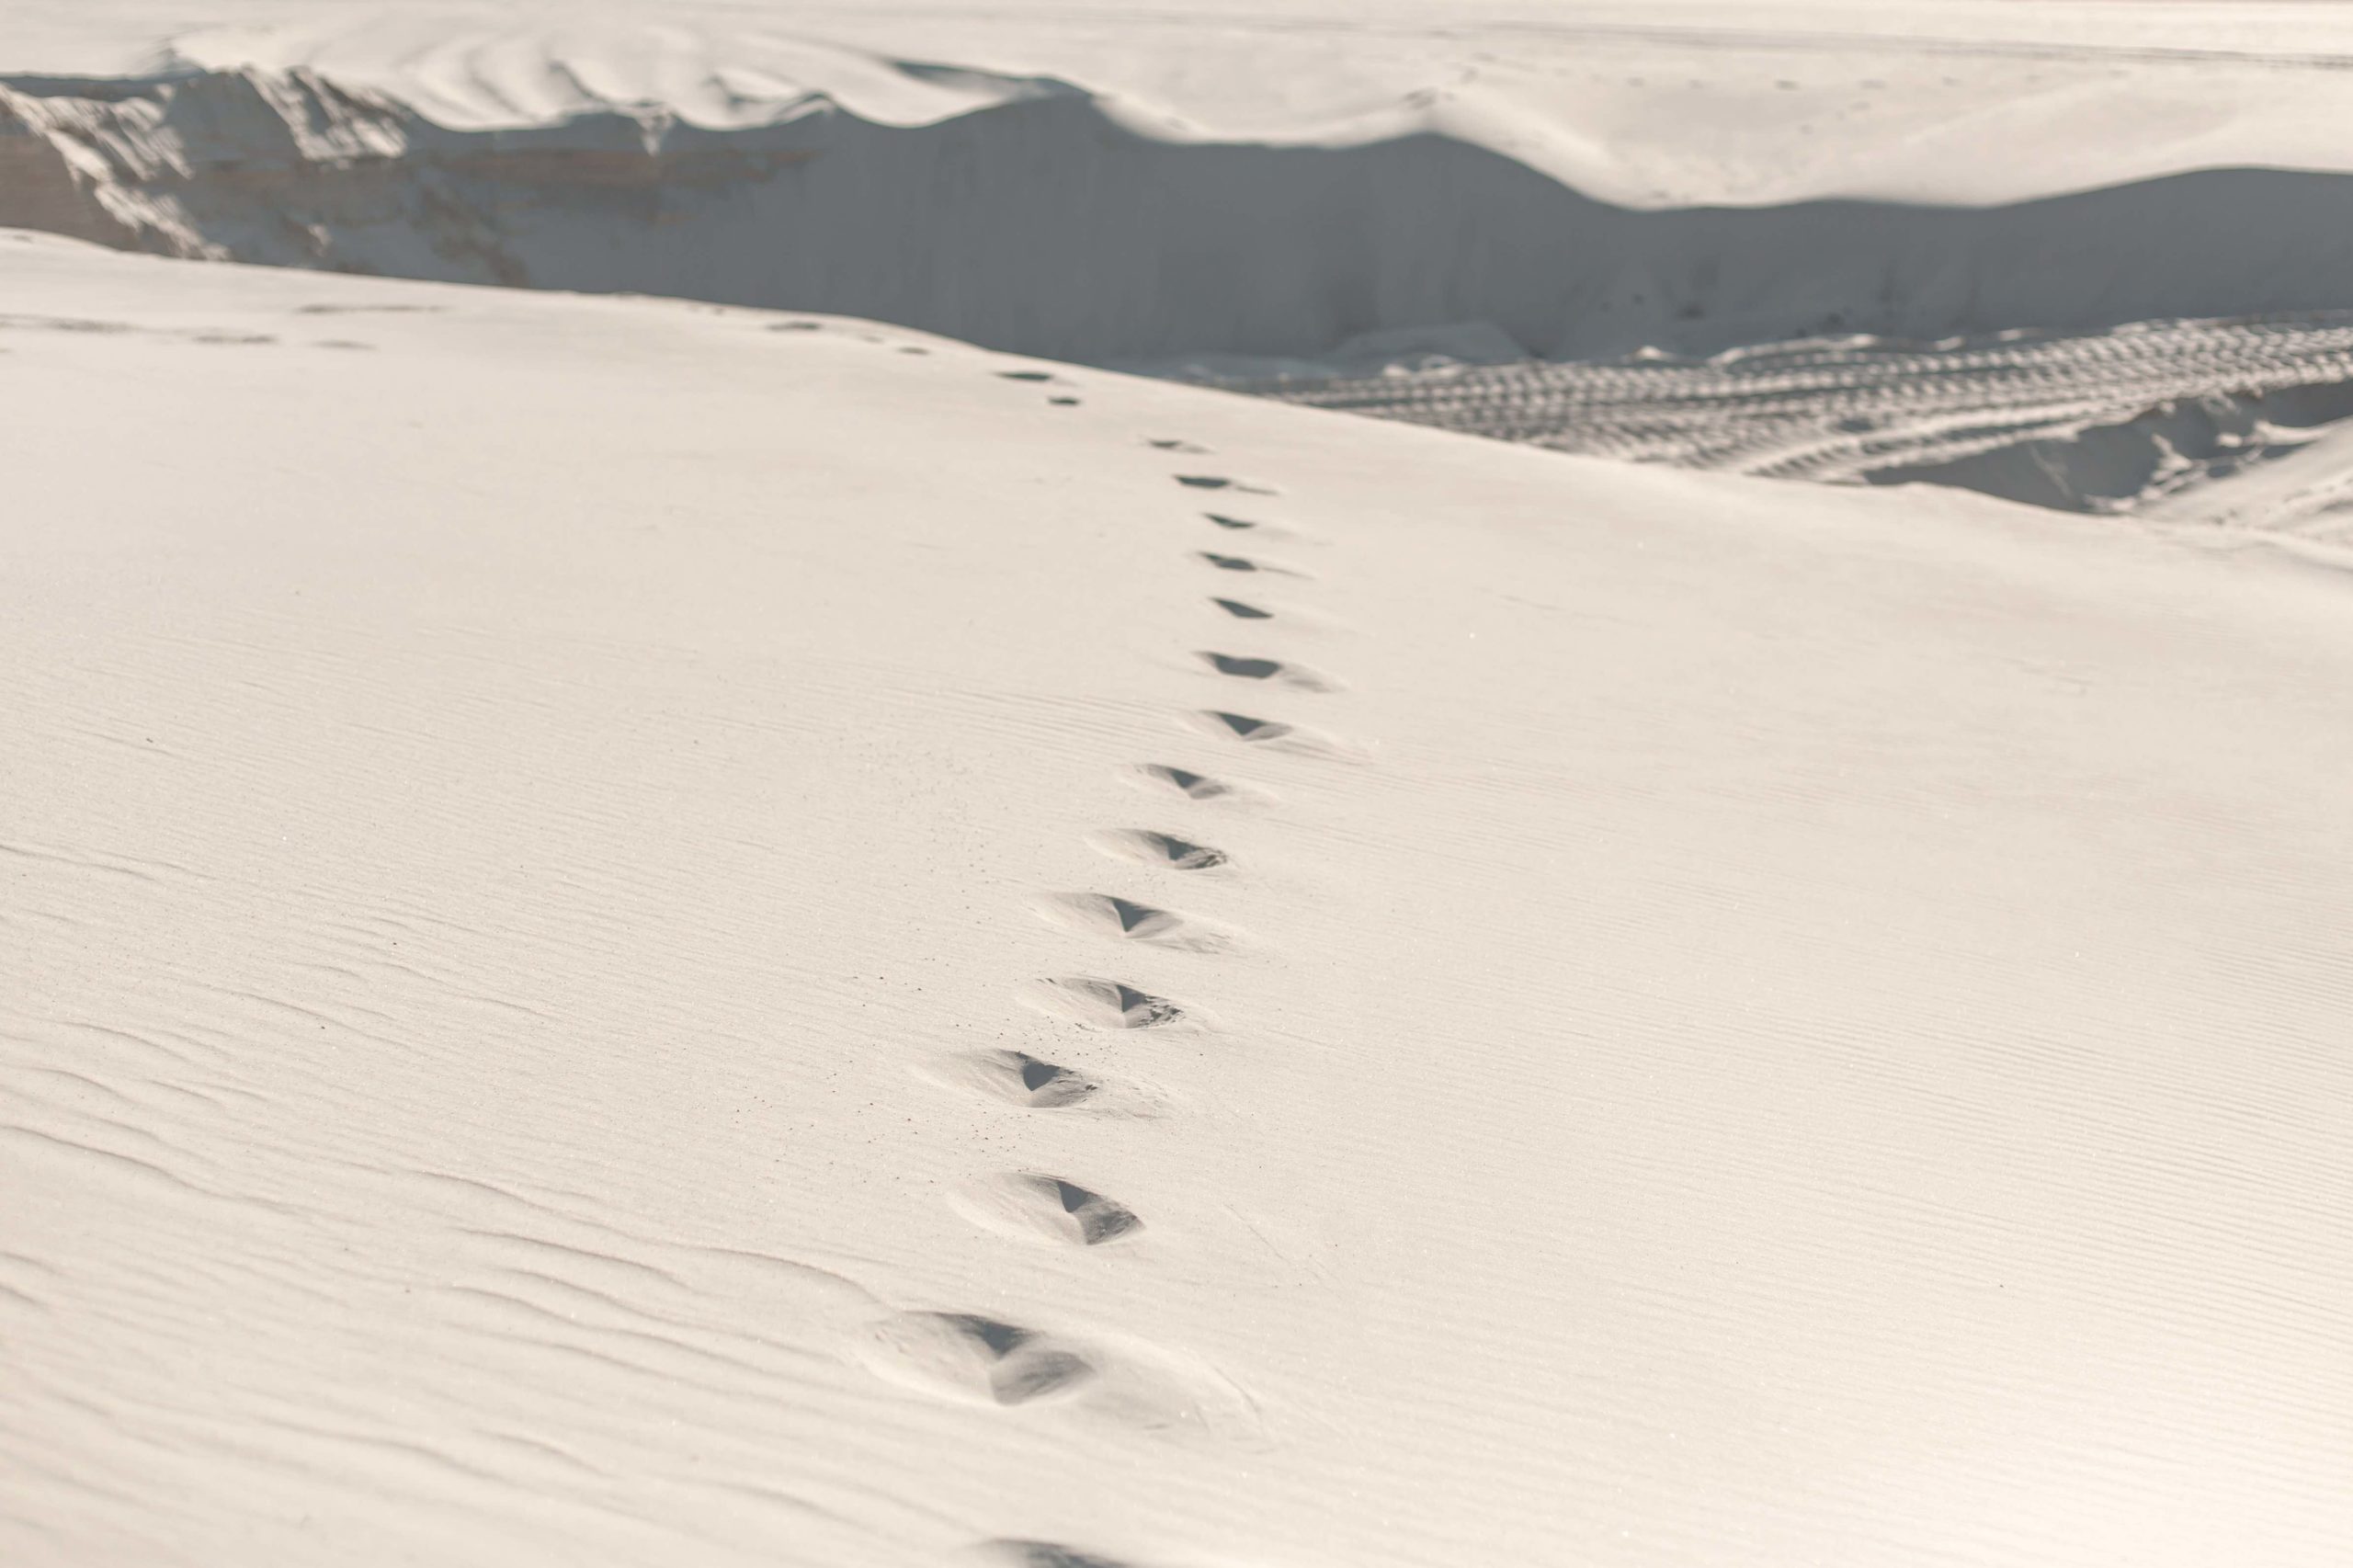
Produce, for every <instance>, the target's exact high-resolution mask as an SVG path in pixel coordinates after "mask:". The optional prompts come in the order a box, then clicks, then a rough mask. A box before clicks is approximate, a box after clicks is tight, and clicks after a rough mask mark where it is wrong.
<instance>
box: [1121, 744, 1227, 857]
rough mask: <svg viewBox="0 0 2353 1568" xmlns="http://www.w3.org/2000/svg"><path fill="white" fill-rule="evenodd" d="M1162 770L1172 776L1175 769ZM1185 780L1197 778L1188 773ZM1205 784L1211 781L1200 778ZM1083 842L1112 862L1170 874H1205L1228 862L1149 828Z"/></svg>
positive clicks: (1206, 849) (1214, 852)
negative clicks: (1163, 870) (1197, 872)
mask: <svg viewBox="0 0 2353 1568" xmlns="http://www.w3.org/2000/svg"><path fill="white" fill-rule="evenodd" d="M1165 771H1166V772H1169V773H1175V772H1178V771H1180V770H1179V769H1177V768H1174V767H1171V768H1167V769H1165ZM1185 777H1187V778H1200V775H1199V774H1197V773H1188V774H1186V775H1185ZM1201 782H1203V783H1205V784H1206V783H1208V782H1210V780H1208V779H1205V778H1204V779H1201ZM1086 842H1087V843H1088V844H1090V845H1092V846H1094V847H1095V848H1096V849H1097V850H1099V851H1101V852H1102V853H1103V854H1106V855H1108V856H1109V857H1111V858H1113V859H1115V860H1133V861H1135V862H1136V863H1137V864H1138V865H1141V866H1158V867H1160V868H1162V869H1165V870H1171V871H1207V870H1211V869H1214V868H1216V867H1219V866H1222V865H1225V864H1226V863H1227V856H1226V853H1225V851H1224V850H1222V849H1212V848H1211V847H1210V846H1208V845H1206V844H1195V843H1194V842H1193V841H1192V840H1190V839H1187V838H1179V837H1177V836H1176V835H1175V834H1173V833H1154V832H1152V831H1151V830H1150V829H1148V828H1140V827H1137V828H1120V829H1118V830H1116V831H1113V832H1108V833H1090V834H1088V835H1086Z"/></svg>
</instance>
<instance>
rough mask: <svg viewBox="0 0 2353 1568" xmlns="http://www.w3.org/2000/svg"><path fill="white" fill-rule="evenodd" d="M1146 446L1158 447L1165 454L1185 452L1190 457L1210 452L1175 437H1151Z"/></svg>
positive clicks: (1205, 448) (1146, 441)
mask: <svg viewBox="0 0 2353 1568" xmlns="http://www.w3.org/2000/svg"><path fill="white" fill-rule="evenodd" d="M1144 444H1145V445H1146V446H1149V447H1156V448H1158V449H1160V450H1162V451H1164V452H1183V453H1185V454H1186V455H1187V456H1188V457H1200V456H1203V455H1204V454H1206V453H1207V452H1208V451H1209V449H1208V448H1207V447H1199V446H1195V445H1194V444H1193V443H1192V442H1190V441H1188V440H1185V439H1183V438H1182V437H1175V436H1154V437H1148V438H1147V439H1146V440H1145V442H1144Z"/></svg>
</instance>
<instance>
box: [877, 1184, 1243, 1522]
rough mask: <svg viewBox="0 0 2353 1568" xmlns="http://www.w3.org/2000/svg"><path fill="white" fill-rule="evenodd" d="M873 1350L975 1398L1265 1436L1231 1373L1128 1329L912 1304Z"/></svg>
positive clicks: (1173, 1430) (1177, 1428) (882, 1364)
mask: <svg viewBox="0 0 2353 1568" xmlns="http://www.w3.org/2000/svg"><path fill="white" fill-rule="evenodd" d="M1048 1179H1051V1178H1048ZM1087 1196H1088V1197H1089V1198H1092V1197H1093V1196H1094V1195H1093V1194H1088V1195H1087ZM1045 1201H1048V1202H1051V1203H1053V1204H1055V1205H1056V1207H1059V1205H1060V1199H1059V1197H1058V1196H1057V1197H1053V1198H1050V1199H1046V1200H1045ZM1112 1207H1113V1208H1117V1207H1118V1206H1117V1205H1113V1206H1112ZM1120 1212H1121V1213H1125V1212H1126V1210H1120ZM865 1357H866V1360H867V1363H868V1365H870V1367H872V1368H873V1369H874V1370H875V1372H876V1373H878V1374H879V1375H880V1376H881V1377H883V1378H886V1379H888V1380H890V1381H892V1382H895V1383H898V1384H900V1385H901V1386H903V1387H907V1388H913V1389H916V1390H919V1391H921V1392H925V1393H928V1394H931V1395H933V1396H935V1397H937V1398H940V1399H949V1400H955V1401H959V1402H961V1403H967V1404H979V1405H983V1406H986V1405H995V1406H999V1407H1002V1408H1008V1409H1010V1408H1037V1409H1040V1410H1051V1411H1053V1412H1055V1413H1056V1414H1062V1413H1065V1412H1067V1413H1069V1414H1073V1415H1084V1416H1087V1417H1090V1418H1095V1419H1101V1420H1108V1421H1113V1422H1117V1423H1119V1424H1120V1425H1122V1426H1128V1427H1131V1428H1132V1429H1136V1430H1141V1431H1146V1432H1152V1433H1155V1434H1157V1435H1159V1436H1161V1437H1168V1438H1172V1439H1185V1438H1194V1439H1198V1438H1203V1437H1211V1438H1220V1439H1228V1440H1241V1441H1245V1442H1253V1441H1257V1440H1259V1438H1260V1436H1261V1430H1262V1426H1261V1421H1260V1418H1259V1415H1258V1411H1257V1406H1256V1402H1255V1401H1253V1400H1251V1399H1250V1398H1249V1397H1248V1396H1247V1395H1245V1393H1244V1392H1242V1391H1241V1390H1240V1389H1239V1388H1237V1387H1235V1386H1234V1384H1233V1382H1232V1381H1230V1380H1228V1379H1226V1378H1225V1377H1223V1376H1222V1375H1220V1374H1219V1373H1217V1372H1216V1371H1214V1370H1212V1369H1211V1368H1210V1367H1208V1366H1207V1365H1206V1364H1204V1363H1202V1362H1200V1361H1199V1360H1198V1359H1196V1358H1192V1357H1189V1356H1182V1355H1176V1354H1173V1353H1171V1352H1169V1351H1167V1350H1165V1349H1163V1348H1161V1347H1159V1346H1154V1345H1149V1344H1146V1343H1145V1342H1143V1341H1142V1340H1138V1339H1134V1338H1131V1337H1130V1336H1128V1335H1108V1334H1104V1335H1093V1334H1090V1335H1088V1336H1087V1337H1086V1338H1085V1339H1081V1338H1078V1337H1076V1336H1075V1335H1063V1334H1058V1333H1053V1332H1050V1331H1047V1330H1043V1329H1036V1328H1030V1327H1029V1326H1027V1325H1025V1324H1017V1323H1011V1322H1007V1321H1006V1320H1005V1319H1002V1318H995V1317H986V1316H983V1315H982V1314H980V1313H978V1312H901V1313H899V1314H897V1315H896V1316H894V1317H892V1318H889V1319H887V1320H885V1321H884V1322H881V1323H879V1324H875V1325H874V1326H873V1328H872V1329H871V1330H870V1333H869V1335H868V1341H867V1345H866V1346H865ZM1047 1561H1049V1562H1052V1561H1055V1560H1053V1559H1048V1560H1047ZM1082 1561H1083V1560H1082Z"/></svg>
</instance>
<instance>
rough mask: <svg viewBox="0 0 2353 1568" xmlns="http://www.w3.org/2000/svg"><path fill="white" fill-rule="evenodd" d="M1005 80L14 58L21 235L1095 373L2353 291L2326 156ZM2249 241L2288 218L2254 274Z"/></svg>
mask: <svg viewBox="0 0 2353 1568" xmlns="http://www.w3.org/2000/svg"><path fill="white" fill-rule="evenodd" d="M906 69H913V67H907V68H906ZM1005 81H1006V83H1007V84H1008V85H1006V87H1005V90H1004V91H1002V92H999V93H996V94H995V97H994V98H992V99H990V100H988V101H983V102H982V104H981V107H978V108H959V109H958V110H957V111H956V112H949V113H946V114H945V117H944V118H938V119H930V120H926V121H922V122H919V123H885V122H882V121H881V120H877V119H870V118H866V117H864V116H862V115H861V114H860V113H858V112H855V111H853V110H852V109H851V108H847V107H845V106H844V105H843V104H842V103H840V102H837V101H835V99H834V98H832V97H827V96H826V95H824V94H823V93H818V92H811V93H808V94H805V95H803V96H801V97H797V98H793V99H790V100H789V101H784V102H781V103H779V105H777V106H776V107H775V108H774V112H773V114H772V116H771V117H770V118H768V119H762V120H760V121H758V122H756V123H750V124H741V125H727V126H720V127H708V126H704V125H700V124H697V123H694V122H692V121H689V120H688V119H685V118H682V117H681V116H680V115H679V114H678V113H677V112H676V110H674V109H671V108H661V107H653V106H641V107H611V108H597V109H594V110H591V111H585V112H581V113H576V114H570V115H567V116H565V117H563V118H560V119H555V120H553V121H551V122H550V123H546V124H541V125H532V126H522V127H503V128H487V129H454V128H451V127H449V126H446V125H442V124H438V123H436V122H434V121H433V120H431V119H427V118H426V116H424V115H423V114H421V113H420V112H418V111H417V110H416V109H415V108H412V107H410V106H408V105H406V104H404V103H403V102H401V101H399V100H398V99H396V98H394V97H390V96H387V95H385V94H382V93H380V92H377V91H374V90H359V89H353V88H347V87H345V86H341V85H337V84H336V83H335V82H334V81H331V80H329V79H327V78H325V77H323V76H321V75H319V74H316V73H314V72H313V71H310V70H308V69H306V68H295V69H290V70H286V71H270V70H262V69H240V70H232V71H200V72H188V73H184V74H176V75H165V76H153V77H148V78H142V79H136V80H132V79H120V80H100V79H89V78H58V77H45V78H35V77H21V76H20V77H16V78H10V79H6V83H5V85H0V125H4V126H5V127H6V133H5V135H0V146H5V147H6V153H5V154H0V155H5V156H6V158H7V160H8V165H7V166H8V167H9V168H10V169H11V171H12V173H14V174H16V175H17V177H12V178H10V179H9V180H7V181H6V182H5V184H0V225H12V226H19V227H30V228H39V229H45V230H50V231H51V232H55V233H68V234H74V235H76V236H78V237H82V238H85V239H94V240H97V241H99V242H101V243H104V244H114V245H119V246H125V247H130V248H138V249H144V250H151V251H156V252H161V253H163V254H166V255H173V256H209V257H221V258H232V259H236V260H241V261H251V262H263V263H270V264H277V265H290V266H303V267H324V268H330V269H335V270H343V271H352V272H365V273H376V274H384V275H391V276H400V277H413V278H434V279H440V280H446V281H458V282H475V283H499V284H507V285H517V286H529V287H540V288H553V289H567V290H583V291H588V292H633V293H654V294H666V295H673V296H678V297H683V298H690V299H701V300H710V301H721V302H726V303H733V304H745V305H759V306H773V307H780V308H790V309H801V310H813V311H824V312H839V313H844V314H856V315H862V316H867V317H870V318H873V319H878V320H885V321H892V322H897V323H901V324H906V325H910V326H915V327H918V328H922V329H925V330H928V331H934V332H938V333H942V334H945V335H951V336H956V337H960V338H963V339H966V340H968V341H972V342H975V343H979V344H983V345H984V346H987V347H997V348H1005V349H1012V350H1018V351H1022V352H1027V353H1034V354H1039V355H1044V356H1050V357H1052V358H1063V359H1070V360H1078V361H1089V362H1097V363H1102V362H1117V361H1121V360H1133V359H1142V358H1150V357H1153V356H1157V355H1177V354H1187V353H1196V352H1204V351H1214V352H1231V353H1240V354H1315V353H1320V352H1323V351H1325V350H1328V349H1329V348H1331V347H1333V346H1334V345H1335V344H1337V343H1340V342H1343V341H1345V340H1347V339H1348V338H1351V337H1354V336H1358V335H1363V334H1366V333H1370V332H1380V331H1384V330H1390V329H1397V328H1411V327H1421V326H1427V325H1430V324H1438V323H1455V322H1487V323H1492V324H1495V326H1496V327H1497V328H1499V329H1501V331H1502V332H1504V333H1505V334H1506V335H1508V336H1509V337H1510V338H1511V339H1512V340H1513V341H1515V342H1517V343H1518V344H1521V345H1523V346H1525V347H1527V349H1528V350H1529V352H1530V353H1531V354H1532V355H1534V356H1536V357H1539V358H1595V357H1602V356H1608V355H1615V354H1622V353H1626V352H1629V351H1631V350H1633V349H1636V348H1641V347H1665V348H1670V349H1674V350H1677V351H1679V352H1685V353H1711V352H1714V351H1716V350H1719V349H1722V348H1727V347H1734V346H1738V345H1745V344H1754V343H1761V342H1768V341H1774V340H1778V339H1784V338H1790V337H1799V336H1805V335H1815V334H1824V333H1832V334H1842V333H1867V334H1879V335H1891V336H1899V337H1911V338H1923V339H1933V338H1938V337H1943V336H1948V335H1955V334H1967V333H1982V332H1993V331H2004V330H2008V329H2013V328H2034V329H2038V330H2058V331H2068V330H2097V329H2101V328H2105V327H2109V326H2113V325H2116V324H2121V323H2126V322H2134V321H2147V320H2158V319H2169V318H2182V317H2199V316H2218V315H2230V314H2240V313H2245V312H2297V311H2313V310H2323V309H2332V308H2340V307H2343V306H2345V305H2346V304H2347V302H2348V301H2347V294H2346V288H2345V284H2344V282H2343V269H2342V268H2341V267H2340V266H2338V265H2337V264H2338V261H2339V259H2340V258H2341V256H2343V254H2344V251H2345V247H2346V242H2347V236H2348V235H2353V177H2347V176H2339V175H2334V174H2300V173H2291V172H2282V171H2278V170H2259V169H2215V170H2206V171H2202V172H2196V173H2188V174H2182V175H2178V176H2170V177H2167V178H2164V179H2156V180H2148V181H2143V182H2140V183H2136V184H2126V185H2119V186H2113V187H2108V188H2104V189H2096V190H2089V191H2086V192H2083V193H2081V194H2077V195H2072V196H2058V197H2051V198H2045V199H2035V200H2029V201H2021V202H2015V203H2010V204H2006V205H1995V206H1977V207H1963V206H1926V205H1915V204H1908V203H1902V202H1892V201H1867V200H1810V201H1800V202H1794V203H1788V204H1781V205H1772V206H1759V207H1678V208H1666V209H1636V208H1630V207H1624V206H1619V205H1613V204H1611V203H1609V202H1606V201H1602V200H1597V199H1594V198H1592V197H1590V196H1588V195H1586V194H1584V193H1582V192H1581V191H1579V190H1578V189H1576V188H1574V187H1572V186H1570V185H1568V184H1565V183H1563V181H1562V180H1560V179H1558V178H1555V177H1553V176H1551V175H1548V174H1546V173H1543V172H1540V170H1539V169H1537V168H1535V167H1533V166H1531V165H1529V164H1526V163H1523V162H1519V161H1518V160H1516V159H1515V158H1514V157H1513V156H1510V155H1508V154H1506V153H1505V152H1501V151H1498V150H1496V149H1495V148H1493V147H1490V146H1486V145H1482V144H1480V143H1479V142H1476V141H1475V140H1467V139H1464V138H1462V137H1461V136H1457V135H1454V134H1450V133H1449V132H1448V131H1445V130H1444V129H1443V128H1442V127H1441V128H1438V129H1430V128H1423V129H1414V128H1411V127H1406V128H1404V129H1400V130H1398V131H1396V132H1395V133H1394V134H1386V135H1383V136H1381V137H1380V138H1377V139H1373V140H1365V141H1357V142H1333V143H1330V144H1311V143H1306V142H1294V143H1287V144H1277V143H1244V142H1226V141H1205V140H1199V139H1182V138H1176V137H1174V136H1163V135H1159V134H1155V133H1154V132H1153V131H1150V130H1149V129H1139V126H1138V123H1137V122H1136V120H1135V117H1134V116H1133V115H1132V114H1131V113H1130V112H1129V111H1128V110H1127V109H1125V108H1121V106H1119V105H1117V104H1114V103H1112V102H1111V101H1109V100H1107V99H1101V98H1098V97H1094V96H1092V95H1090V94H1088V93H1086V92H1084V91H1081V90H1079V89H1077V88H1074V87H1070V86H1068V85H1064V84H1060V83H1052V82H1045V81H1042V80H1018V81H1016V80H1014V79H1010V78H1007V79H1005ZM1432 123H1433V124H1435V123H1436V122H1435V121H1433V122H1432ZM2185 211H2191V212H2195V213H2197V214H2199V215H2200V222H2198V223H2197V224H2195V225H2185V223H2184V222H2183V221H2182V214H2183V213H2184V212H2185ZM2249 232H2260V233H2263V234H2264V235H2265V244H2264V245H2263V247H2262V255H2261V256H2260V257H2259V258H2255V259H2254V260H2252V261H2251V260H2250V257H2249V256H2247V255H2246V254H2245V246H2244V245H2242V244H2238V243H2237V240H2236V236H2238V235H2242V234H2244V233H2249Z"/></svg>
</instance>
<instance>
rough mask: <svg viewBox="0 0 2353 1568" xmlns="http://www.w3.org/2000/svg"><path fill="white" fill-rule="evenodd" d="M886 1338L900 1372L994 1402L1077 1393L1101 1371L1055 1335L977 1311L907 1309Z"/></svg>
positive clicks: (884, 1332) (935, 1387) (937, 1388)
mask: <svg viewBox="0 0 2353 1568" xmlns="http://www.w3.org/2000/svg"><path fill="white" fill-rule="evenodd" d="M880 1339H881V1344H882V1345H883V1346H885V1347H887V1349H888V1350H889V1351H891V1352H892V1358H891V1360H890V1362H889V1363H888V1364H889V1366H890V1367H891V1369H892V1370H893V1373H894V1375H904V1376H906V1377H908V1378H910V1379H911V1380H912V1381H915V1382H916V1383H917V1384H919V1385H921V1386H923V1387H926V1388H928V1389H930V1390H932V1391H933V1392H938V1393H944V1394H948V1395H950V1396H953V1397H957V1398H964V1399H979V1400H984V1401H986V1402H987V1403H993V1404H1004V1405H1015V1404H1028V1403H1031V1402H1032V1401H1034V1400H1040V1399H1044V1398H1046V1397H1048V1396H1049V1395H1052V1394H1060V1393H1067V1392H1075V1391H1076V1390H1077V1389H1078V1388H1079V1387H1080V1386H1082V1385H1083V1384H1085V1383H1086V1382H1087V1381H1089V1380H1091V1379H1092V1378H1093V1377H1094V1376H1095V1375H1096V1368H1095V1364H1094V1363H1093V1362H1092V1361H1090V1360H1088V1359H1087V1358H1086V1357H1085V1356H1083V1355H1081V1354H1079V1353H1078V1352H1077V1351H1076V1350H1074V1349H1072V1348H1070V1347H1069V1346H1064V1345H1062V1344H1059V1343H1057V1342H1056V1341H1055V1340H1054V1339H1053V1338H1052V1337H1051V1336H1050V1335H1043V1334H1040V1333H1039V1332H1037V1331H1036V1330H1034V1329H1028V1328H1023V1327H1021V1326H1020V1325H1019V1324H1010V1323H1006V1322H1004V1321H1003V1320H1001V1319H998V1318H991V1317H983V1316H981V1315H980V1314H979V1313H977V1312H903V1313H901V1314H900V1315H899V1316H898V1317H897V1318H895V1319H893V1320H892V1321H891V1322H890V1323H888V1324H883V1325H882V1327H881V1334H880Z"/></svg>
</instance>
